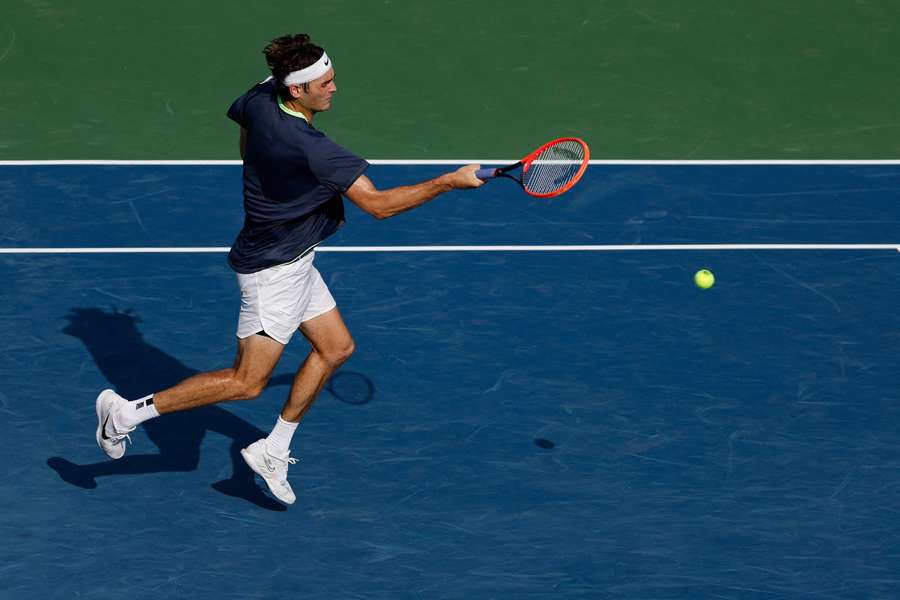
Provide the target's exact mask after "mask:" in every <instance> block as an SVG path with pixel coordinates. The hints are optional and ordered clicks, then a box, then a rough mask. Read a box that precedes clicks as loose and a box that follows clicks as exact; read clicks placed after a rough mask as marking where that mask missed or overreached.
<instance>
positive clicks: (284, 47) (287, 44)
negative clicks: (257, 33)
mask: <svg viewBox="0 0 900 600" xmlns="http://www.w3.org/2000/svg"><path fill="white" fill-rule="evenodd" d="M324 53H325V50H323V49H322V48H321V47H320V46H316V45H315V44H313V43H312V42H311V41H309V36H308V35H306V34H305V33H296V34H294V35H283V36H281V37H277V38H275V39H274V40H272V41H271V42H269V43H268V45H266V47H265V48H264V49H263V54H264V55H265V57H266V64H267V65H269V69H270V70H271V71H272V76H273V77H275V81H277V82H278V88H279V93H280V94H281V96H282V98H284V99H286V100H287V99H289V98H290V93H289V92H288V90H287V87H286V86H285V85H284V78H285V77H287V76H288V75H289V74H290V73H291V72H292V71H297V70H299V69H303V68H305V67H308V66H310V65H311V64H313V63H315V62H316V61H317V60H319V59H320V58H322V55H323V54H324ZM304 86H306V84H304ZM304 89H307V90H308V88H304Z"/></svg>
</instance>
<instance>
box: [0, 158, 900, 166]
mask: <svg viewBox="0 0 900 600" xmlns="http://www.w3.org/2000/svg"><path fill="white" fill-rule="evenodd" d="M517 160H519V159H518V158H505V159H486V158H480V159H479V158H471V159H433V160H432V159H421V160H420V159H380V158H375V159H369V162H370V163H372V164H373V165H470V164H475V163H479V164H482V165H506V164H511V163H514V162H516V161H517ZM241 164H242V162H241V161H239V160H0V166H5V167H34V166H218V165H227V166H239V165H241ZM590 164H591V165H651V166H652V165H712V166H715V165H787V166H799V165H876V166H878V165H882V166H884V165H900V159H885V160H840V159H834V160H780V159H773V160H627V159H622V160H618V159H597V160H591V161H590Z"/></svg>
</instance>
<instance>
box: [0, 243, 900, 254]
mask: <svg viewBox="0 0 900 600" xmlns="http://www.w3.org/2000/svg"><path fill="white" fill-rule="evenodd" d="M229 250H230V248H228V247H227V246H209V247H190V246H183V247H168V248H166V247H158V248H153V247H143V248H141V247H133V248H127V247H126V248H0V254H198V253H216V252H218V253H224V252H228V251H229ZM730 250H897V251H898V252H900V243H897V244H626V245H594V246H572V245H562V246H552V245H545V246H319V247H318V248H316V252H648V251H657V252H659V251H730Z"/></svg>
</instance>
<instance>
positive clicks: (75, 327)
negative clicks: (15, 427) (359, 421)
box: [47, 308, 374, 510]
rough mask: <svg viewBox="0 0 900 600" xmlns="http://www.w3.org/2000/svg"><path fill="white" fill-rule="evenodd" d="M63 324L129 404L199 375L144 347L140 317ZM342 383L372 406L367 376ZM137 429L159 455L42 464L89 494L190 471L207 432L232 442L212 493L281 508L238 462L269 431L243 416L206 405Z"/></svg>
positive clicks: (102, 314)
mask: <svg viewBox="0 0 900 600" xmlns="http://www.w3.org/2000/svg"><path fill="white" fill-rule="evenodd" d="M66 318H67V319H68V321H69V324H68V325H67V326H66V327H65V328H64V329H63V333H65V334H67V335H70V336H73V337H76V338H78V339H80V340H81V341H82V342H83V343H84V345H85V346H86V347H87V350H88V352H90V354H91V356H92V357H93V359H94V361H95V362H96V363H97V366H98V367H99V369H100V371H101V372H102V373H103V375H104V376H105V377H106V379H107V380H108V381H109V382H110V384H111V386H112V387H113V388H114V389H115V390H116V391H117V392H118V393H119V394H121V395H122V396H124V397H126V398H137V397H140V396H143V395H145V394H147V393H150V392H152V391H158V390H161V389H164V388H167V387H170V386H172V385H173V384H175V383H177V382H179V381H181V380H182V379H185V378H186V377H190V376H191V375H193V374H195V373H196V372H197V371H196V370H194V369H191V368H189V367H187V366H185V365H184V364H182V363H181V362H180V361H178V360H177V359H175V358H174V357H172V356H170V355H168V354H166V353H165V352H163V351H162V350H160V349H159V348H157V347H155V346H153V345H151V344H148V343H147V342H146V341H145V340H144V338H143V335H142V334H141V332H140V330H138V328H137V321H138V318H137V317H136V316H135V315H133V314H131V313H129V312H119V311H106V310H102V309H99V308H78V309H74V310H73V311H72V312H71V313H70V314H69V315H67V317H66ZM292 379H293V376H292V375H288V376H279V377H273V378H272V380H271V381H270V384H269V385H290V383H291V381H292ZM343 379H344V380H345V384H341V381H342V380H341V379H340V378H339V379H337V381H336V385H337V387H338V388H340V387H341V386H342V385H343V387H344V388H346V390H345V392H344V395H345V396H347V395H348V393H350V392H352V395H350V396H349V398H350V401H349V402H350V403H351V404H362V403H365V402H368V401H369V400H371V397H372V395H374V387H372V384H371V382H370V381H369V380H368V378H366V377H365V376H363V375H360V374H358V373H347V374H344V375H343ZM346 382H349V384H347V383H346ZM360 382H363V383H360ZM363 384H365V385H363ZM98 391H99V390H98ZM332 393H334V390H332ZM335 397H338V395H337V394H335ZM338 398H339V399H341V398H340V397H338ZM344 401H348V400H344ZM86 409H87V407H86ZM91 410H93V409H92V408H91ZM142 429H143V430H144V432H145V433H146V434H147V436H148V437H149V438H150V440H151V441H152V442H153V443H154V444H156V446H157V447H158V448H159V454H137V453H135V450H136V449H131V450H130V452H129V453H128V454H127V455H126V456H125V457H124V458H121V459H119V460H103V461H99V462H96V463H92V464H87V465H78V464H74V463H72V462H70V461H68V460H66V459H64V458H61V457H56V456H55V457H52V458H50V459H49V460H48V461H47V464H48V465H49V466H50V467H51V468H52V469H54V470H55V471H56V472H57V473H59V476H60V477H61V478H62V479H63V480H65V481H67V482H68V483H71V484H72V485H76V486H79V487H82V488H88V489H90V488H94V487H96V486H97V482H96V479H97V478H98V477H105V476H108V475H135V474H140V473H161V472H176V471H194V470H196V469H197V466H198V464H199V461H200V442H201V441H202V440H203V436H204V435H205V434H206V432H207V431H214V432H216V433H219V434H221V435H223V436H225V437H227V438H230V440H231V445H230V448H229V452H230V454H231V462H232V474H231V477H230V478H228V479H225V480H222V481H218V482H216V483H213V484H212V487H213V488H214V489H216V490H217V491H219V492H221V493H223V494H226V495H229V496H234V497H238V498H243V499H245V500H247V501H249V502H252V503H253V504H255V505H257V506H259V507H262V508H266V509H269V510H285V507H284V506H283V505H282V504H280V503H279V502H277V501H275V500H274V499H272V498H270V497H269V496H267V495H266V494H265V493H264V492H263V491H262V489H261V488H260V487H259V486H258V485H257V484H256V482H255V481H254V474H253V472H252V471H251V470H250V468H249V467H247V465H246V463H245V462H244V460H243V458H241V455H240V450H241V448H243V447H245V446H247V445H248V444H250V443H252V442H254V441H256V440H258V439H259V438H261V437H265V436H266V433H265V432H263V431H261V430H260V429H258V428H257V427H254V426H253V425H251V424H250V423H248V422H247V421H245V420H243V419H241V418H240V417H237V416H235V415H234V414H232V413H230V412H228V411H227V410H225V409H223V408H220V407H219V406H204V407H201V408H197V409H194V410H189V411H185V412H179V413H173V414H169V415H166V416H165V417H163V418H160V419H152V420H150V421H147V422H145V423H144V424H143V425H142ZM98 451H99V450H98Z"/></svg>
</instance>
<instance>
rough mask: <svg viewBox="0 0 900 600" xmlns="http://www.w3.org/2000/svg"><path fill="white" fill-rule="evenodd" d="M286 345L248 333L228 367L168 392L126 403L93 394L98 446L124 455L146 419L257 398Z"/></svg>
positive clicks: (112, 394)
mask: <svg viewBox="0 0 900 600" xmlns="http://www.w3.org/2000/svg"><path fill="white" fill-rule="evenodd" d="M283 350H284V346H283V345H282V344H280V343H279V342H276V341H275V340H273V339H271V338H268V337H265V336H262V335H251V336H250V337H248V338H244V339H242V340H239V341H238V351H237V356H236V357H235V360H234V365H233V366H232V367H231V368H230V369H222V370H220V371H213V372H210V373H199V374H197V375H194V376H193V377H189V378H187V379H185V380H184V381H182V382H181V383H179V384H177V385H175V386H174V387H171V388H169V389H167V390H163V391H161V392H157V393H156V394H151V395H149V396H146V397H144V398H139V399H138V400H135V401H133V402H129V401H128V400H126V399H125V398H123V397H122V396H119V395H118V394H116V393H115V392H114V391H112V390H103V391H102V392H100V395H99V396H97V402H96V411H97V432H96V437H97V444H98V445H99V446H100V448H101V449H103V451H104V452H105V453H106V455H107V456H109V457H110V458H113V459H118V458H122V456H124V454H125V447H126V444H125V442H126V440H127V441H131V438H129V437H128V434H129V433H131V432H132V431H134V429H135V428H136V427H137V426H138V425H139V424H141V423H143V422H144V421H147V420H148V419H152V418H155V417H158V416H160V415H161V414H165V413H170V412H176V411H181V410H187V409H190V408H197V407H198V406H205V405H207V404H215V403H217V402H224V401H229V400H244V399H250V398H255V397H257V396H258V395H259V394H260V393H261V392H262V390H263V388H265V386H266V383H267V382H268V381H269V377H270V376H271V374H272V371H273V370H274V368H275V365H276V364H277V363H278V359H279V357H280V356H281V353H282V351H283Z"/></svg>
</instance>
